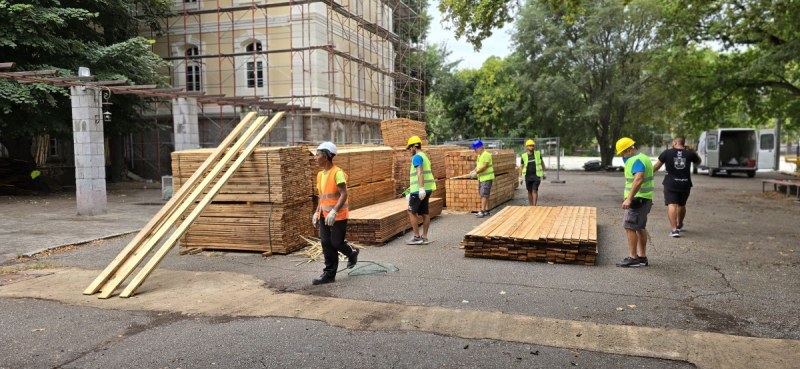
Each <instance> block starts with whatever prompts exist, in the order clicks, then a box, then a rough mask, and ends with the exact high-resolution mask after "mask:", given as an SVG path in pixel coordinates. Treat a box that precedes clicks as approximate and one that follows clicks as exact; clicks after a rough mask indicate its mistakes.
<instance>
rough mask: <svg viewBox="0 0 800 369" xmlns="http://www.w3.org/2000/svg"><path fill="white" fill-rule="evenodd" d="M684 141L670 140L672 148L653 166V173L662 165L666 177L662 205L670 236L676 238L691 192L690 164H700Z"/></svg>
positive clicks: (662, 154) (678, 235)
mask: <svg viewBox="0 0 800 369" xmlns="http://www.w3.org/2000/svg"><path fill="white" fill-rule="evenodd" d="M685 144H686V139H685V138H684V137H682V136H678V137H675V139H674V140H672V148H671V149H669V150H665V151H664V152H662V153H661V155H659V156H658V161H657V162H656V164H655V165H653V172H656V171H658V170H659V169H661V166H662V165H664V166H665V169H666V170H667V175H666V176H664V181H663V182H662V184H663V185H664V203H665V204H666V205H667V217H668V218H669V224H670V225H671V226H672V231H671V232H670V236H672V237H675V238H678V237H680V236H681V230H682V229H683V219H684V218H685V217H686V200H688V199H689V192H690V191H691V190H692V177H691V172H692V164H694V165H698V164H700V157H699V156H698V155H697V153H695V152H694V151H691V150H687V149H686V148H685V147H684V145H685Z"/></svg>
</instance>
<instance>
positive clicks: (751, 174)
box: [747, 170, 756, 178]
mask: <svg viewBox="0 0 800 369" xmlns="http://www.w3.org/2000/svg"><path fill="white" fill-rule="evenodd" d="M755 176H756V171H755V170H751V171H749V172H747V178H753V177H755Z"/></svg>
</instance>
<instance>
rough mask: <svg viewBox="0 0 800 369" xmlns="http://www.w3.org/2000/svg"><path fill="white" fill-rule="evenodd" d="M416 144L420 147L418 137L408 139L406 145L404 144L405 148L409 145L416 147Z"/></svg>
mask: <svg viewBox="0 0 800 369" xmlns="http://www.w3.org/2000/svg"><path fill="white" fill-rule="evenodd" d="M416 144H419V145H422V140H421V139H420V138H419V136H411V137H410V138H409V139H408V143H407V144H406V148H409V147H411V145H416Z"/></svg>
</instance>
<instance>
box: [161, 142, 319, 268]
mask: <svg viewBox="0 0 800 369" xmlns="http://www.w3.org/2000/svg"><path fill="white" fill-rule="evenodd" d="M211 152H212V150H210V149H199V150H184V151H177V152H173V153H172V173H173V177H174V186H175V191H177V190H178V189H179V188H180V186H181V184H182V183H183V182H185V181H186V180H188V178H189V177H190V176H191V175H192V173H194V171H195V170H196V169H197V168H198V167H199V166H200V164H201V163H202V162H203V161H204V160H205V159H206V158H207V157H208V156H209V155H210V154H211ZM308 155H309V153H308V151H307V150H305V149H303V148H301V147H259V148H257V149H256V150H255V152H254V153H253V154H252V155H250V157H248V158H247V160H246V161H245V162H244V164H242V166H241V167H240V168H239V169H238V170H237V171H236V173H235V174H234V175H233V176H232V177H231V178H230V179H229V180H228V182H227V183H226V184H225V185H224V186H223V187H222V188H221V189H220V192H219V193H218V194H217V195H216V196H215V197H214V200H213V202H212V203H211V204H209V206H208V207H207V208H206V209H204V210H203V212H202V213H201V214H200V217H198V218H197V220H195V222H194V223H193V224H192V225H191V226H190V227H189V229H188V231H187V232H186V234H185V235H184V236H183V237H182V238H181V240H180V245H181V246H183V247H189V248H199V249H225V250H251V251H260V252H262V253H264V254H265V255H269V254H272V253H276V254H288V253H291V252H294V251H296V250H299V249H301V248H303V247H305V246H306V241H305V240H304V239H303V238H302V236H308V235H311V234H314V229H313V227H312V226H311V222H310V214H311V213H312V212H313V203H312V199H311V188H310V187H309V186H308V183H309V182H310V181H311V173H310V171H309V167H308Z"/></svg>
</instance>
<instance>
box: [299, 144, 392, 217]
mask: <svg viewBox="0 0 800 369" xmlns="http://www.w3.org/2000/svg"><path fill="white" fill-rule="evenodd" d="M308 151H309V153H311V154H312V155H313V153H314V152H315V151H316V149H315V148H313V147H309V148H308ZM337 151H338V153H337V154H336V156H335V157H334V159H333V164H335V165H336V166H338V167H339V168H341V169H342V170H343V171H344V172H345V173H346V174H347V177H348V178H347V191H348V201H349V203H350V204H349V209H350V210H351V211H352V210H355V209H358V208H362V207H365V206H369V205H372V204H377V203H379V202H383V201H388V200H391V199H394V198H396V197H397V196H395V191H394V189H395V182H394V180H393V179H392V149H391V148H389V147H386V146H375V145H360V146H340V147H338V148H337ZM309 168H310V171H311V180H310V185H311V188H312V191H313V193H314V195H317V190H316V179H317V173H318V172H319V165H317V162H316V160H315V159H314V158H313V157H312V158H311V159H310V161H309ZM312 212H313V209H312Z"/></svg>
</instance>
